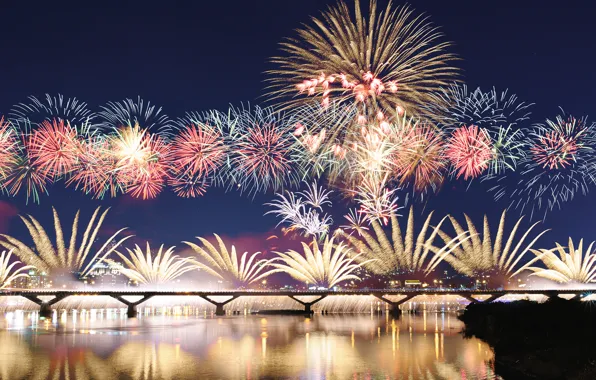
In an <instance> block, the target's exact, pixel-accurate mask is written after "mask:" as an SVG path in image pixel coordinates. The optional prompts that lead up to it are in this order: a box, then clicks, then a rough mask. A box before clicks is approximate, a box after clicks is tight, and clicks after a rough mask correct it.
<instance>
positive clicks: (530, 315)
mask: <svg viewBox="0 0 596 380" xmlns="http://www.w3.org/2000/svg"><path fill="white" fill-rule="evenodd" d="M459 318H460V319H461V320H462V321H463V322H464V323H465V328H464V331H463V334H464V336H466V337H471V336H474V337H477V338H479V339H481V340H483V341H485V342H487V343H488V344H489V345H490V346H491V347H493V349H494V351H495V371H496V373H497V374H498V375H500V376H502V377H503V378H504V379H506V380H509V379H578V380H579V379H596V307H595V306H594V305H592V303H591V302H581V301H576V300H574V301H568V300H564V299H561V298H553V299H550V300H549V301H547V302H545V303H541V304H540V303H535V302H531V301H515V302H510V303H502V302H495V303H489V304H471V305H469V306H468V307H467V308H466V310H465V311H464V312H463V313H462V315H461V316H460V317H459Z"/></svg>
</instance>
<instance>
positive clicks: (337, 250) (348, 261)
mask: <svg viewBox="0 0 596 380" xmlns="http://www.w3.org/2000/svg"><path fill="white" fill-rule="evenodd" d="M302 248H303V250H304V255H302V254H301V253H299V252H296V251H293V250H290V251H288V252H286V253H283V252H276V253H277V254H278V255H279V258H278V259H277V260H276V261H274V262H272V263H271V266H273V267H275V268H276V269H277V271H279V272H284V273H288V274H289V275H290V276H292V277H293V278H294V279H296V280H298V281H301V282H305V283H307V284H309V285H315V286H320V287H325V288H332V287H334V286H336V285H339V284H340V283H341V282H344V281H348V280H357V281H359V280H360V278H359V277H358V276H357V275H356V274H355V271H357V270H358V269H359V268H360V267H362V266H363V265H366V264H368V262H369V260H365V261H363V262H360V263H358V262H357V261H356V260H357V259H358V258H359V255H354V256H353V257H350V254H351V251H350V249H349V248H347V247H346V246H345V245H344V244H343V243H339V244H337V245H335V244H333V239H328V238H327V239H325V242H324V243H323V250H322V251H321V249H319V244H318V243H317V241H316V240H313V242H312V249H311V248H310V247H309V245H308V244H306V243H304V242H303V243H302Z"/></svg>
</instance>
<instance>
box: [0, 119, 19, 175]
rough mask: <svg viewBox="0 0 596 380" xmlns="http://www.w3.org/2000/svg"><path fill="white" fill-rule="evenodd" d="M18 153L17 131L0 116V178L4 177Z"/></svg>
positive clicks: (13, 163)
mask: <svg viewBox="0 0 596 380" xmlns="http://www.w3.org/2000/svg"><path fill="white" fill-rule="evenodd" d="M17 154H18V139H17V133H16V131H15V129H14V128H13V126H12V124H11V123H10V122H8V121H4V117H0V178H2V179H5V178H6V176H7V175H8V173H9V172H10V168H11V167H13V166H14V165H15V162H16V161H17V160H18V159H17Z"/></svg>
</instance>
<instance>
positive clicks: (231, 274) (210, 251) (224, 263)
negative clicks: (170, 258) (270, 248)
mask: <svg viewBox="0 0 596 380" xmlns="http://www.w3.org/2000/svg"><path fill="white" fill-rule="evenodd" d="M215 238H216V239H217V243H218V246H219V250H218V249H217V248H216V247H215V246H214V245H213V244H211V243H210V242H209V241H207V239H204V238H201V237H198V239H199V240H200V241H201V243H202V245H203V246H199V245H197V244H195V243H192V242H188V241H185V242H184V243H185V244H187V245H188V246H189V247H191V248H192V250H193V251H195V252H196V253H197V254H198V255H199V260H200V261H196V260H193V263H194V264H195V265H196V266H197V267H198V268H199V269H201V270H204V271H205V272H207V273H209V274H211V275H212V276H215V277H217V278H219V279H221V280H224V281H228V282H230V283H231V284H232V285H233V286H234V287H235V288H237V287H246V286H248V285H250V284H251V283H253V282H255V281H258V280H260V279H263V278H265V277H267V276H268V275H269V274H270V273H271V271H267V270H266V269H267V267H268V266H269V264H270V263H271V260H265V259H260V260H256V257H257V256H258V255H260V254H261V252H255V253H253V254H252V255H250V256H249V255H248V252H244V253H243V254H242V257H241V258H240V262H238V255H237V254H236V247H235V246H233V245H232V249H231V251H228V248H227V247H226V245H225V244H224V242H223V240H221V238H220V237H219V236H218V235H217V234H215Z"/></svg>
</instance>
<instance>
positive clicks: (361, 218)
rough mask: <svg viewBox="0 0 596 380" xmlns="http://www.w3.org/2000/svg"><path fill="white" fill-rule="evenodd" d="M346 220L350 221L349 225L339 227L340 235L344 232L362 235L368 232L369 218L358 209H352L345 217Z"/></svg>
mask: <svg viewBox="0 0 596 380" xmlns="http://www.w3.org/2000/svg"><path fill="white" fill-rule="evenodd" d="M344 218H345V219H346V220H347V221H348V224H346V225H342V226H340V227H339V230H338V231H337V232H338V233H341V232H343V231H344V230H352V231H355V232H357V233H358V235H362V231H368V227H367V224H368V222H369V220H368V216H367V215H366V214H364V213H362V212H359V210H358V209H350V210H348V213H347V214H346V215H344Z"/></svg>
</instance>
